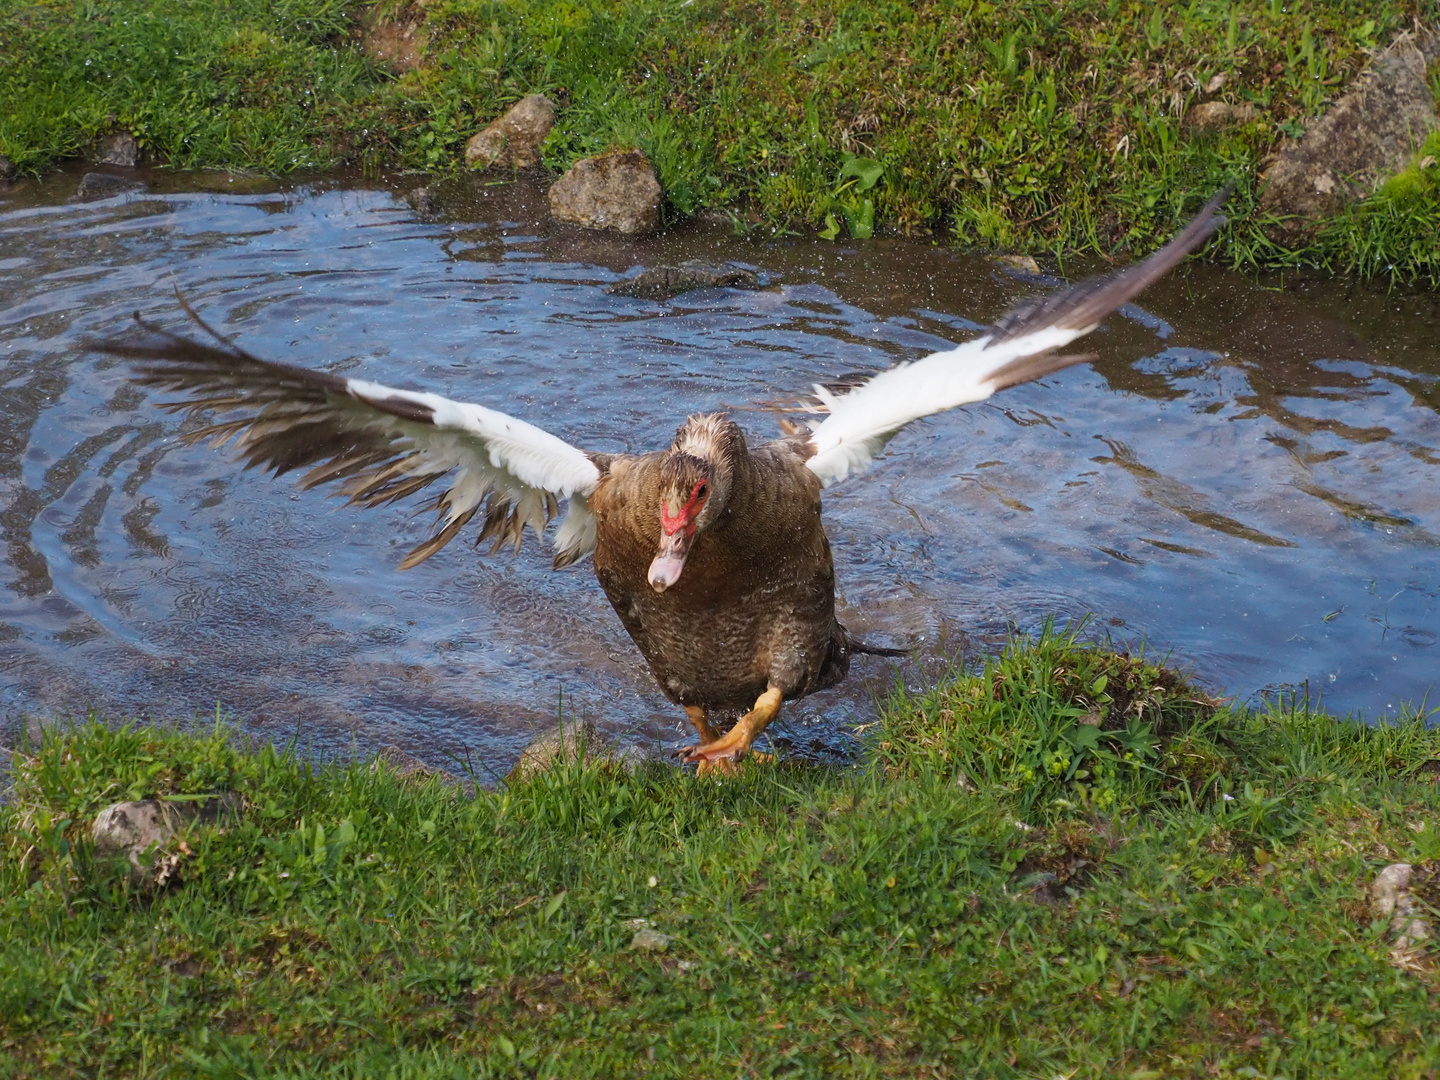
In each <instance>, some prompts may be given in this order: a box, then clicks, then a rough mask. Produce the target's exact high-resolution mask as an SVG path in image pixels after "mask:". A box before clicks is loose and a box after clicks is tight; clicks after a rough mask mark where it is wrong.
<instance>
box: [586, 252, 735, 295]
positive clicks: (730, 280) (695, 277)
mask: <svg viewBox="0 0 1440 1080" xmlns="http://www.w3.org/2000/svg"><path fill="white" fill-rule="evenodd" d="M759 283H760V279H759V278H757V277H756V276H755V272H754V271H753V270H745V269H742V268H741V267H738V266H716V265H714V264H712V263H706V262H701V261H700V260H698V259H687V260H686V261H685V262H682V263H680V264H679V265H678V266H651V267H647V268H646V269H644V270H641V271H640V273H638V274H636V275H635V276H634V277H632V278H626V279H625V280H624V281H619V282H616V283H615V284H614V285H611V286H610V287H609V288H608V289H606V290H605V291H606V292H607V293H609V294H610V295H611V296H633V297H636V298H637V299H641V300H669V299H670V298H671V297H672V296H679V295H680V294H681V293H684V292H690V291H691V290H692V289H709V288H717V287H721V286H729V287H731V288H738V289H753V288H755V287H756V286H757V285H758V284H759Z"/></svg>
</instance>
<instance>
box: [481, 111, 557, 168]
mask: <svg viewBox="0 0 1440 1080" xmlns="http://www.w3.org/2000/svg"><path fill="white" fill-rule="evenodd" d="M554 126H555V106H554V105H553V104H552V103H551V101H550V99H549V98H547V97H546V96H545V95H544V94H531V95H530V96H529V97H523V98H521V99H520V100H519V101H517V102H516V103H515V104H514V105H512V106H511V107H510V111H509V112H507V113H506V114H505V115H504V116H502V117H501V118H500V119H499V120H496V121H495V122H494V123H493V124H491V125H490V126H489V127H487V128H486V129H485V130H484V131H482V132H480V133H479V134H478V135H472V136H471V137H470V141H469V142H468V143H466V144H465V164H466V165H468V166H470V167H471V168H472V169H488V168H490V166H492V165H508V166H509V167H510V168H512V169H529V168H532V167H533V166H535V165H539V164H540V146H541V144H543V143H544V142H545V136H547V135H549V134H550V129H551V128H552V127H554Z"/></svg>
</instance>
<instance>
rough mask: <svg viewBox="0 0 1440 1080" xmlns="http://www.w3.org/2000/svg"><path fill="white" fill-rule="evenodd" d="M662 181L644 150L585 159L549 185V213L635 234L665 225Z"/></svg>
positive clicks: (559, 218)
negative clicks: (661, 214)
mask: <svg viewBox="0 0 1440 1080" xmlns="http://www.w3.org/2000/svg"><path fill="white" fill-rule="evenodd" d="M662 194H663V193H662V191H661V188H660V181H659V180H656V179H655V170H654V169H653V168H651V167H650V161H649V159H648V158H646V157H645V155H644V154H642V153H641V152H640V151H639V150H617V151H615V152H613V153H609V154H601V155H600V156H599V157H593V158H584V159H582V160H580V161H577V162H576V163H575V164H574V165H573V166H571V168H570V171H569V172H567V173H566V174H565V175H564V176H562V177H560V179H559V180H556V181H555V183H554V185H553V186H552V187H551V188H550V213H551V214H552V215H553V216H554V217H555V218H556V219H558V220H560V221H568V222H570V223H572V224H574V225H583V226H585V227H586V228H587V229H614V230H615V231H616V232H621V233H625V234H627V235H634V234H636V233H645V232H650V231H652V230H653V229H655V227H656V226H658V225H659V224H660V196H661V195H662Z"/></svg>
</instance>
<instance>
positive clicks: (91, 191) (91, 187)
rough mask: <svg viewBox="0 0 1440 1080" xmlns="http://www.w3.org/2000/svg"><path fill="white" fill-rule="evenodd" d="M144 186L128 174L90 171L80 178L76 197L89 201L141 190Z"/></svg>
mask: <svg viewBox="0 0 1440 1080" xmlns="http://www.w3.org/2000/svg"><path fill="white" fill-rule="evenodd" d="M144 186H145V185H144V184H141V183H140V182H139V181H136V180H131V179H130V178H129V177H128V176H116V175H115V174H114V173H103V172H88V173H86V174H85V175H84V176H82V177H81V178H80V186H79V187H78V188H76V189H75V197H76V198H77V199H83V200H85V201H87V202H88V201H90V200H91V199H108V198H110V196H112V195H123V194H124V193H125V192H127V191H139V190H140V189H141V188H143V187H144Z"/></svg>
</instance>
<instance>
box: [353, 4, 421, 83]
mask: <svg viewBox="0 0 1440 1080" xmlns="http://www.w3.org/2000/svg"><path fill="white" fill-rule="evenodd" d="M360 47H361V48H362V49H364V50H365V55H366V56H368V57H370V59H371V60H374V61H375V62H376V63H377V64H382V65H384V66H385V67H387V68H389V69H390V70H391V71H393V72H395V73H396V74H401V75H403V74H404V73H405V72H407V71H414V70H415V69H417V68H418V67H420V64H421V54H422V53H423V52H424V49H425V30H424V20H423V18H422V16H421V15H420V13H419V12H415V11H409V10H406V11H402V12H401V13H400V14H399V15H398V16H393V17H391V16H384V15H380V14H377V13H376V12H374V11H372V12H370V14H369V15H367V16H365V17H364V19H363V20H362V22H361V24H360Z"/></svg>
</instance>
